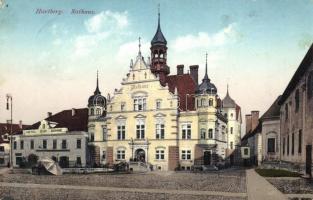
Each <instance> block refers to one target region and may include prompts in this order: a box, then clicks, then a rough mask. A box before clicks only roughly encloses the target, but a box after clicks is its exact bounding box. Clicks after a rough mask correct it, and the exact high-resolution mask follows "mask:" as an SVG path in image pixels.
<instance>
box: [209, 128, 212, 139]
mask: <svg viewBox="0 0 313 200" xmlns="http://www.w3.org/2000/svg"><path fill="white" fill-rule="evenodd" d="M209 138H210V139H213V129H211V128H210V129H209Z"/></svg>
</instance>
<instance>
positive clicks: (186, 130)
mask: <svg viewBox="0 0 313 200" xmlns="http://www.w3.org/2000/svg"><path fill="white" fill-rule="evenodd" d="M182 139H185V140H187V139H191V124H183V125H182Z"/></svg>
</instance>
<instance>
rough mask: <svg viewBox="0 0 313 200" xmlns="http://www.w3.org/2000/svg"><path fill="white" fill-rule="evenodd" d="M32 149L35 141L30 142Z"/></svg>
mask: <svg viewBox="0 0 313 200" xmlns="http://www.w3.org/2000/svg"><path fill="white" fill-rule="evenodd" d="M30 149H34V140H31V141H30Z"/></svg>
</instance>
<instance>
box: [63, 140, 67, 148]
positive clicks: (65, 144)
mask: <svg viewBox="0 0 313 200" xmlns="http://www.w3.org/2000/svg"><path fill="white" fill-rule="evenodd" d="M66 148H67V143H66V140H62V149H66Z"/></svg>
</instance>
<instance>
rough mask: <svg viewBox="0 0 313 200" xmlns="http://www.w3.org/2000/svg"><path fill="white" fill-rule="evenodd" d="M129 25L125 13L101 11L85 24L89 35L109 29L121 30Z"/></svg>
mask: <svg viewBox="0 0 313 200" xmlns="http://www.w3.org/2000/svg"><path fill="white" fill-rule="evenodd" d="M128 24H129V22H128V17H127V12H122V13H119V12H112V11H110V10H107V11H105V12H104V11H102V12H101V13H99V14H98V15H95V16H93V17H92V18H90V19H89V20H87V21H86V22H85V26H86V28H87V31H88V32H89V33H99V32H102V31H108V30H110V29H116V28H118V29H123V28H125V27H127V26H128Z"/></svg>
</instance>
